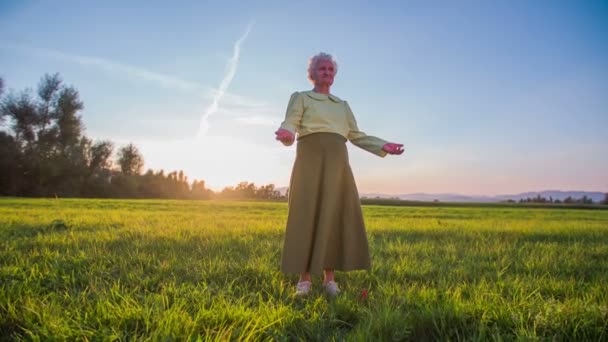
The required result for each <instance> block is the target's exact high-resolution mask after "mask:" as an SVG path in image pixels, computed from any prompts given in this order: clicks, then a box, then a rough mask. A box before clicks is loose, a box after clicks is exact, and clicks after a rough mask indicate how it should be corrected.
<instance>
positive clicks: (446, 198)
mask: <svg viewBox="0 0 608 342" xmlns="http://www.w3.org/2000/svg"><path fill="white" fill-rule="evenodd" d="M539 195H540V197H544V198H546V199H549V198H553V199H554V200H556V199H558V200H560V201H563V200H564V199H566V198H568V197H572V198H574V199H579V198H582V197H583V196H587V198H591V199H592V200H593V202H599V201H602V200H603V199H604V197H605V194H604V193H603V192H597V191H593V192H591V191H559V190H547V191H537V192H536V191H534V192H522V193H519V194H513V195H495V196H481V195H480V196H476V195H461V194H451V193H444V194H426V193H414V194H400V195H386V194H376V193H367V194H361V197H367V198H375V197H380V198H395V197H397V198H399V199H402V200H410V201H427V202H432V201H435V200H437V201H440V202H501V201H506V200H510V199H511V200H514V201H519V200H520V199H526V198H534V197H537V196H539Z"/></svg>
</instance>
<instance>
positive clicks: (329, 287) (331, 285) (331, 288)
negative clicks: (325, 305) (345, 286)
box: [323, 280, 340, 297]
mask: <svg viewBox="0 0 608 342" xmlns="http://www.w3.org/2000/svg"><path fill="white" fill-rule="evenodd" d="M323 287H325V291H326V292H327V294H328V295H330V296H332V297H335V296H337V295H338V293H340V289H339V288H338V284H336V282H335V281H333V280H332V281H328V282H327V283H325V284H324V285H323Z"/></svg>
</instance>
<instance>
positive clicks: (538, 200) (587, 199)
mask: <svg viewBox="0 0 608 342" xmlns="http://www.w3.org/2000/svg"><path fill="white" fill-rule="evenodd" d="M506 202H509V203H515V202H516V201H515V200H512V199H510V200H507V201H506ZM517 202H519V203H555V204H593V199H592V198H590V197H587V195H584V196H583V197H581V198H574V197H572V196H568V197H566V198H564V199H563V200H560V199H558V198H555V199H554V198H553V197H551V196H550V197H549V198H545V197H543V196H541V195H537V196H536V197H527V198H521V199H520V200H519V201H517ZM599 204H608V193H607V194H605V195H604V199H603V200H601V201H599Z"/></svg>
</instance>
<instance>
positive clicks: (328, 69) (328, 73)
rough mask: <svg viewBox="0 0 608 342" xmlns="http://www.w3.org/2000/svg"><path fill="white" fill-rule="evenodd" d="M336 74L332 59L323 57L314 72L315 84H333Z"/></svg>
mask: <svg viewBox="0 0 608 342" xmlns="http://www.w3.org/2000/svg"><path fill="white" fill-rule="evenodd" d="M334 76H336V70H335V68H334V64H333V63H332V62H331V61H329V60H326V59H322V60H320V61H319V62H317V66H316V68H315V69H314V72H313V80H314V82H315V85H320V86H331V85H332V84H333V83H334Z"/></svg>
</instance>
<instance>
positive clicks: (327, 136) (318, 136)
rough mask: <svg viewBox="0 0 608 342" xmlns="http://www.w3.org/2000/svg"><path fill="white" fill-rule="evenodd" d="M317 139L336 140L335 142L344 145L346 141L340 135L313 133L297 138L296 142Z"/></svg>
mask: <svg viewBox="0 0 608 342" xmlns="http://www.w3.org/2000/svg"><path fill="white" fill-rule="evenodd" d="M317 139H336V140H339V141H341V142H344V143H345V142H346V140H347V139H346V138H345V137H344V136H343V135H342V134H339V133H334V132H315V133H310V134H306V135H305V136H298V141H302V140H317Z"/></svg>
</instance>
